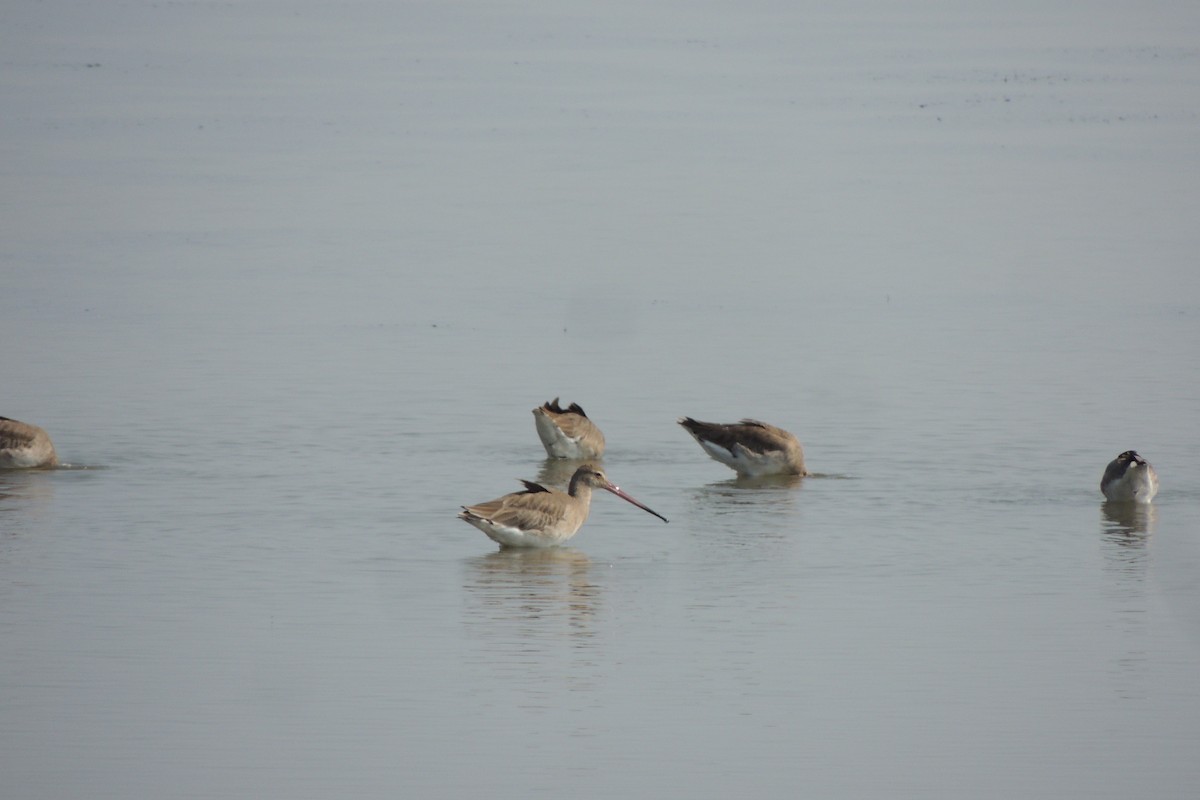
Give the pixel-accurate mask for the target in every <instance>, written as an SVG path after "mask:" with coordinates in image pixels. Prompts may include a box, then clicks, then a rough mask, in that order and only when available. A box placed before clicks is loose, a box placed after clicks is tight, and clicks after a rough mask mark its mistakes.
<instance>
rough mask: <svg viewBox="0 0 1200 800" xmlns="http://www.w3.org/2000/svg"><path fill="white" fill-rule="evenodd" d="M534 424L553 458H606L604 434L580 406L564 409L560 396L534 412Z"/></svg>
mask: <svg viewBox="0 0 1200 800" xmlns="http://www.w3.org/2000/svg"><path fill="white" fill-rule="evenodd" d="M533 421H534V423H535V424H536V425H537V432H538V437H539V438H540V439H541V440H542V444H543V445H544V446H545V448H546V453H547V454H549V455H550V457H551V458H570V459H588V458H600V457H601V456H603V455H604V434H603V433H601V432H600V429H599V428H597V427H596V425H595V423H593V422H592V421H591V420H590V419H588V415H587V414H585V413H584V412H583V409H582V408H580V406H579V404H578V403H571V405H569V406H567V407H566V408H565V409H564V408H562V407H561V406H560V405H559V404H558V398H557V397H556V398H554V400H552V401H551V402H549V403H544V404H542V405H540V406H538V407H537V408H535V409H534V410H533Z"/></svg>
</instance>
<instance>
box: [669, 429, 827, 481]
mask: <svg viewBox="0 0 1200 800" xmlns="http://www.w3.org/2000/svg"><path fill="white" fill-rule="evenodd" d="M678 422H679V424H680V425H682V426H683V427H684V428H685V429H686V430H687V432H688V433H690V434H691V435H692V438H694V439H695V440H696V441H697V442H699V443H700V447H702V448H703V449H704V452H706V453H708V454H709V455H710V456H712V457H713V458H714V459H716V460H717V461H720V462H721V463H722V464H724V465H725V466H727V467H729V468H730V469H733V470H736V471H737V473H738V475H740V476H743V477H747V478H758V477H762V476H764V475H801V476H803V475H807V474H808V471H807V470H805V468H804V448H803V447H801V446H800V442H799V440H797V439H796V437H795V436H793V435H792V434H790V433H788V432H787V431H785V430H784V429H783V428H776V427H775V426H774V425H768V424H767V423H765V422H759V421H758V420H754V419H743V420H742V421H741V422H738V423H735V424H728V425H727V424H722V423H718V422H700V421H698V420H694V419H692V418H691V417H680V418H679V420H678Z"/></svg>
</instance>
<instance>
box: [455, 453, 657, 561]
mask: <svg viewBox="0 0 1200 800" xmlns="http://www.w3.org/2000/svg"><path fill="white" fill-rule="evenodd" d="M521 483H523V484H525V491H523V492H513V493H512V494H506V495H504V496H503V497H498V498H496V499H495V500H489V501H487V502H485V503H477V504H475V505H473V506H463V507H462V508H463V510H462V511H461V512H459V514H458V518H459V519H461V520H465V521H466V522H469V523H471V524H472V525H474V526H475V527H476V528H479V530H481V531H483V532H484V533H485V534H487V536H488V538H490V539H492V540H493V541H495V542H498V543H499V544H500V546H501V547H553V546H554V545H557V544H562V543H563V542H565V541H566V540H567V539H570V538H571V537H572V536H574V535H575V533H576V532H577V531H578V530H579V528H580V527H581V526H582V525H583V523H584V522H585V521H586V520H587V518H588V510H589V508H590V506H591V502H592V489H593V488H596V489H604V490H605V491H609V492H612V493H613V494H615V495H616V496H617V497H620V498H621V499H622V500H626V501H628V502H630V503H633V504H634V505H635V506H637V507H638V508H640V509H642V510H643V511H647V512H649V513H651V514H653V515H654V516H656V517H658V518H659V519H661V520H662V521H663V522H667V518H666V517H664V516H663V515H662V514H659V513H658V512H657V511H655V510H653V509H651V508H650V507H648V506H645V505H642V504H641V503H640V502H638V501H637V500H635V499H633V498H632V497H630V496H629V495H628V494H626V493H625V492H624V491H622V490H621V489H620V487H618V486H615V485H613V483H612V482H611V481H609V479H608V476H606V475H605V474H604V471H603V470H601V469H600V468H599V467H596V466H594V465H592V464H584V465H583V466H581V467H579V469H577V470H575V474H574V475H572V476H571V483H570V485H569V486H568V487H567V491H565V492H564V491H561V490H559V489H547V488H546V487H545V486H542V485H541V484H540V483H534V482H533V481H521Z"/></svg>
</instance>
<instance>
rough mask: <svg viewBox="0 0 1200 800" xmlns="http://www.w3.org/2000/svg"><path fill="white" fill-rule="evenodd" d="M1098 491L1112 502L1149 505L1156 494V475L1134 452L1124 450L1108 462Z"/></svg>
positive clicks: (1148, 464) (1144, 460)
mask: <svg viewBox="0 0 1200 800" xmlns="http://www.w3.org/2000/svg"><path fill="white" fill-rule="evenodd" d="M1100 491H1102V492H1104V496H1105V497H1106V498H1108V499H1109V500H1112V501H1114V502H1123V503H1149V502H1150V501H1151V500H1153V499H1154V495H1156V494H1158V474H1157V473H1156V472H1155V471H1154V467H1152V466H1150V462H1149V461H1147V460H1146V459H1144V458H1142V457H1141V456H1139V455H1138V454H1137V451H1136V450H1126V451H1125V452H1124V453H1121V455H1119V456H1117V457H1116V458H1114V459H1113V460H1112V461H1111V462H1109V465H1108V468H1107V469H1105V470H1104V477H1103V478H1101V479H1100Z"/></svg>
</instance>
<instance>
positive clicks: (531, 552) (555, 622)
mask: <svg viewBox="0 0 1200 800" xmlns="http://www.w3.org/2000/svg"><path fill="white" fill-rule="evenodd" d="M468 565H469V570H468V574H467V579H466V585H465V588H466V590H467V593H468V596H469V597H471V598H473V599H474V600H475V601H477V602H476V603H475V604H474V605H476V607H474V608H472V609H471V616H470V617H469V620H471V622H472V624H476V623H478V624H480V625H481V626H482V627H483V628H484V629H486V630H487V631H488V633H489V634H499V633H501V632H504V633H505V634H506V635H513V636H515V637H517V638H519V639H529V638H546V637H549V638H560V637H562V636H564V635H565V636H567V637H569V638H572V639H586V638H587V637H590V636H591V635H592V630H591V623H592V620H593V619H594V618H595V616H596V610H597V604H598V603H599V587H598V586H597V585H596V584H595V583H593V582H592V580H591V577H590V572H591V567H592V563H591V560H590V559H588V557H587V556H586V555H584V554H583V553H582V552H581V551H579V550H576V549H574V548H571V547H550V548H534V549H526V548H503V549H501V550H498V551H496V552H494V553H488V554H487V555H484V556H479V557H476V558H473V559H471V560H470V561H469V562H468Z"/></svg>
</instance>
